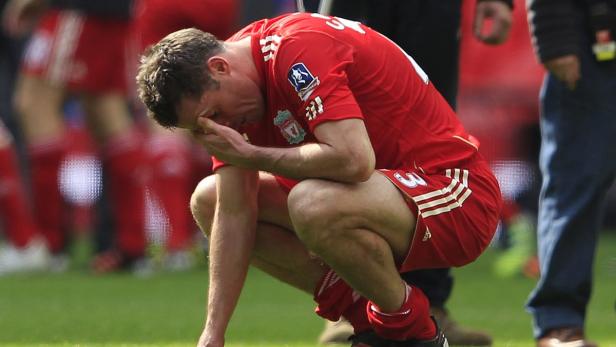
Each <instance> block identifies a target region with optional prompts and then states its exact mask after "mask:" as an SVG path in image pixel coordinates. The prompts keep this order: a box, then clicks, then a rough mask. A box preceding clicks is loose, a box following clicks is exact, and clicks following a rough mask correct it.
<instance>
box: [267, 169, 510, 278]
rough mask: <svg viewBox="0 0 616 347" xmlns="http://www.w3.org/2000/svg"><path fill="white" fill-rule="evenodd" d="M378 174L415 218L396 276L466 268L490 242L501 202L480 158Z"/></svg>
mask: <svg viewBox="0 0 616 347" xmlns="http://www.w3.org/2000/svg"><path fill="white" fill-rule="evenodd" d="M379 172H380V173H382V174H383V175H384V176H385V177H387V178H388V179H389V180H390V181H391V182H392V183H393V184H394V185H395V186H396V187H397V188H398V189H399V190H400V192H401V193H402V194H403V195H404V198H405V200H406V201H407V204H408V205H409V208H410V209H411V211H412V212H413V213H414V214H415V217H416V218H417V225H416V227H415V234H414V236H413V240H412V241H411V247H410V248H409V252H408V254H407V256H406V259H404V261H403V262H402V263H401V264H399V271H400V272H407V271H411V270H419V269H429V268H443V267H452V266H462V265H465V264H468V263H470V262H472V261H474V260H475V259H476V258H477V257H479V255H480V254H481V253H482V252H483V251H484V250H485V249H486V248H487V247H488V245H489V244H490V242H491V241H492V237H493V236H494V232H495V231H496V226H497V224H498V221H499V218H500V211H501V207H502V198H501V194H500V188H499V186H498V182H497V181H496V178H495V177H494V175H493V174H492V171H491V170H490V168H489V167H488V164H487V163H486V162H485V161H484V160H483V159H479V160H473V161H471V162H470V163H469V164H468V165H464V166H462V167H460V168H451V169H446V170H442V171H441V172H438V173H435V174H425V173H423V172H421V171H420V170H417V169H408V170H379ZM276 180H277V181H278V183H279V185H280V186H281V187H282V188H283V189H284V190H285V191H287V192H288V191H290V189H291V188H292V187H293V186H294V185H295V184H297V181H294V180H291V179H287V178H284V177H279V176H276Z"/></svg>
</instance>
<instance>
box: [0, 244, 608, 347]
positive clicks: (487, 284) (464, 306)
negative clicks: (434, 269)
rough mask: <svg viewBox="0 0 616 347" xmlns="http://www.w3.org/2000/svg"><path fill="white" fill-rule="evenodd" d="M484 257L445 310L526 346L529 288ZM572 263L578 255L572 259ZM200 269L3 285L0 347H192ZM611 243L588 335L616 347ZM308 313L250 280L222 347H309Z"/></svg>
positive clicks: (297, 298) (312, 328)
mask: <svg viewBox="0 0 616 347" xmlns="http://www.w3.org/2000/svg"><path fill="white" fill-rule="evenodd" d="M496 256H497V252H496V251H494V250H489V251H488V252H487V253H486V254H484V255H483V256H482V257H481V258H480V259H479V260H478V261H477V262H475V263H473V264H471V265H469V266H467V267H465V268H461V269H456V270H455V278H456V285H455V289H454V293H453V297H452V298H451V300H450V303H449V308H450V310H451V311H452V313H453V315H454V317H455V318H456V319H457V320H458V321H460V322H463V323H464V324H465V325H467V326H472V327H477V328H482V329H484V330H487V331H489V332H491V333H492V334H493V336H494V338H495V343H494V346H495V347H500V346H503V347H522V346H524V347H526V346H528V347H530V346H533V345H534V344H533V341H532V336H531V330H530V316H529V315H528V314H527V313H525V311H524V309H523V305H524V302H525V300H526V297H527V295H528V293H529V292H530V290H531V289H532V288H533V286H534V281H533V280H529V279H525V278H522V277H519V278H512V279H497V278H495V277H494V276H493V275H492V270H491V265H492V262H493V261H494V259H495V258H496ZM572 256H575V255H572ZM206 287H207V272H206V270H205V266H202V267H201V268H200V269H198V270H193V271H190V272H186V273H157V274H154V275H153V276H151V277H149V278H135V277H133V276H131V275H129V274H115V275H108V276H93V275H90V274H88V273H86V272H85V271H84V270H79V269H76V270H71V271H69V272H67V273H63V274H32V275H16V276H9V277H0V346H42V345H44V346H114V347H115V346H194V345H195V342H196V340H197V338H198V336H199V333H200V330H201V326H202V323H203V317H204V307H205V297H206ZM615 300H616V233H614V232H611V233H603V234H602V235H601V239H600V242H599V250H598V253H597V259H596V265H595V286H594V289H593V299H592V301H591V304H590V307H589V315H588V319H587V333H588V335H589V336H590V337H591V338H592V339H593V340H595V341H597V342H599V344H600V345H601V346H602V347H616V312H615V308H614V305H615ZM313 306H314V305H313V303H312V300H311V298H310V297H309V296H308V295H305V294H302V293H300V292H298V291H296V290H295V289H292V288H290V287H288V286H286V285H284V284H281V283H280V282H277V281H275V280H273V279H271V278H270V277H268V276H267V275H265V274H263V273H261V272H258V271H251V272H250V274H249V277H248V280H247V283H246V287H245V288H244V291H243V294H242V297H241V299H240V303H239V306H238V309H237V310H236V312H235V314H234V317H233V320H232V321H231V324H230V326H229V329H228V334H227V346H228V347H274V346H276V347H278V346H294V347H309V346H315V345H316V343H315V342H314V341H315V339H316V336H317V335H318V333H319V332H320V329H321V328H322V324H323V323H322V321H321V320H320V319H319V318H318V317H316V315H314V314H313V313H312V310H313Z"/></svg>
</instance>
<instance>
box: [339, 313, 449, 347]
mask: <svg viewBox="0 0 616 347" xmlns="http://www.w3.org/2000/svg"><path fill="white" fill-rule="evenodd" d="M431 318H432V321H433V322H434V325H435V326H436V336H435V337H434V338H432V339H430V340H406V341H393V340H387V339H385V338H382V337H380V336H378V335H377V334H376V333H375V332H374V331H371V330H368V331H364V332H362V333H359V334H357V335H353V336H351V337H350V338H349V340H351V342H352V343H351V347H449V342H447V338H446V337H445V334H444V333H443V330H441V328H440V327H439V325H438V323H437V322H436V320H435V319H434V317H431Z"/></svg>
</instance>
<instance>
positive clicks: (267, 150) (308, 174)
mask: <svg viewBox="0 0 616 347" xmlns="http://www.w3.org/2000/svg"><path fill="white" fill-rule="evenodd" d="M352 153H354V152H351V151H349V152H344V153H341V152H340V151H337V150H336V149H334V148H333V147H331V146H329V145H326V144H321V143H309V144H305V145H302V146H299V147H293V148H271V147H257V148H256V149H255V151H254V160H255V162H257V163H258V164H257V165H258V166H259V168H260V169H261V170H263V171H268V172H271V173H274V174H278V175H282V176H285V177H290V178H296V179H305V178H326V179H330V180H334V181H339V182H362V181H365V180H367V179H368V178H369V177H370V175H371V174H372V172H373V171H374V160H370V157H369V156H367V155H363V154H362V155H359V156H354V155H353V154H352Z"/></svg>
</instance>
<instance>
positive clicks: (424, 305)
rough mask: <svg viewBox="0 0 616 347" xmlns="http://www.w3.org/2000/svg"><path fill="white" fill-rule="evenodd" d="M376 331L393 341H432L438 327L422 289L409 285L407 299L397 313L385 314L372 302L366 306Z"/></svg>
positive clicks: (369, 318)
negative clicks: (431, 316)
mask: <svg viewBox="0 0 616 347" xmlns="http://www.w3.org/2000/svg"><path fill="white" fill-rule="evenodd" d="M366 311H367V313H368V320H369V321H370V324H371V325H372V328H373V329H374V331H375V332H376V333H377V334H378V335H379V336H382V337H385V338H387V339H391V340H400V341H403V340H411V339H416V340H430V339H432V338H434V337H435V336H436V326H435V324H434V322H433V321H432V319H431V318H430V302H429V301H428V298H427V297H426V295H425V294H424V293H423V292H422V291H421V289H419V288H417V287H415V286H410V285H408V284H407V288H406V299H405V300H404V303H403V304H402V307H400V309H399V310H398V311H397V312H392V313H383V312H380V310H379V308H378V307H377V306H376V305H375V304H373V303H372V302H368V305H367V306H366Z"/></svg>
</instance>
